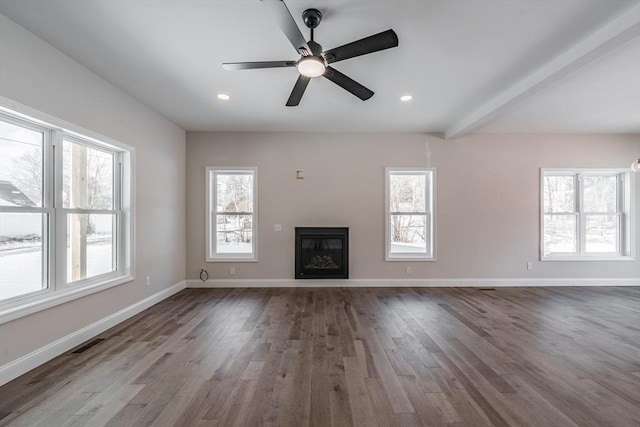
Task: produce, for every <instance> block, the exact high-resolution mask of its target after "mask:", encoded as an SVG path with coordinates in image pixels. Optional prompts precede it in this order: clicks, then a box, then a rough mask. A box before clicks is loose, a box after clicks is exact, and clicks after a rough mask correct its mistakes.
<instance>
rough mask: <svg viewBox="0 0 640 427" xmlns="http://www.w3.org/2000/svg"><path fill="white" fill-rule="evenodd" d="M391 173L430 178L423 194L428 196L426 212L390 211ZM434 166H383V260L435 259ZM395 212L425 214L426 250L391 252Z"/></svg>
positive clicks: (435, 186)
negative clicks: (427, 232)
mask: <svg viewBox="0 0 640 427" xmlns="http://www.w3.org/2000/svg"><path fill="white" fill-rule="evenodd" d="M393 174H406V175H412V174H413V175H426V176H429V178H430V179H428V180H427V181H428V182H429V184H430V188H427V191H426V192H425V194H428V195H429V197H428V199H427V200H426V201H425V202H426V205H427V210H426V212H412V213H407V212H391V206H390V205H391V199H390V198H391V188H390V177H391V175H393ZM436 188H437V185H436V168H423V167H387V168H385V231H384V235H385V261H436V260H437V258H436V247H435V246H436V245H435V242H436V209H435V206H436V196H437V195H436ZM396 214H413V215H416V214H420V215H426V216H427V224H428V226H429V227H430V230H429V231H430V232H429V236H430V239H429V241H428V242H427V245H428V249H429V250H428V252H427V253H425V254H421V253H412V252H404V253H391V215H396Z"/></svg>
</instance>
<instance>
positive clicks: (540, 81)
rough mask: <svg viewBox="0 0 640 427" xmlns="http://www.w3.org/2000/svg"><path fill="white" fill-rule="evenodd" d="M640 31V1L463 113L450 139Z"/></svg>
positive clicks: (594, 58) (505, 111) (542, 88)
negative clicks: (470, 110) (469, 111)
mask: <svg viewBox="0 0 640 427" xmlns="http://www.w3.org/2000/svg"><path fill="white" fill-rule="evenodd" d="M639 34H640V4H637V3H636V4H635V5H634V6H633V7H631V8H629V9H628V10H627V11H626V12H624V13H623V14H621V15H620V16H618V17H617V18H615V19H613V20H612V21H610V22H608V23H607V24H605V25H604V26H602V27H599V28H597V29H595V30H594V31H593V32H592V33H590V34H589V35H588V36H586V37H585V38H583V39H582V40H580V41H579V42H578V43H576V44H575V45H573V46H572V47H570V48H569V49H567V50H566V51H564V52H562V53H561V54H560V55H558V56H556V57H554V58H553V59H551V60H550V61H549V62H547V63H545V64H543V65H542V66H540V67H539V68H537V69H536V70H534V71H533V72H531V73H530V74H528V75H526V76H524V77H523V78H522V79H520V80H519V81H517V82H516V83H515V84H513V85H511V86H510V87H508V88H506V89H505V90H504V91H502V92H500V93H499V94H498V95H496V96H494V97H492V98H490V99H488V100H487V101H486V102H484V103H483V104H481V105H480V106H479V107H478V108H476V109H475V110H473V111H472V112H471V113H469V114H467V115H466V116H464V117H462V118H461V119H460V120H459V121H458V122H456V123H455V124H454V125H453V126H451V127H450V128H449V129H447V131H446V132H445V138H446V139H454V138H458V137H461V136H463V135H465V134H467V133H470V132H473V131H474V130H475V129H477V128H478V127H480V126H481V125H483V124H485V123H487V122H489V121H491V120H493V119H495V118H497V117H499V116H501V115H504V114H505V113H507V112H508V111H510V110H512V109H513V108H514V107H515V106H516V105H518V104H520V103H522V102H524V101H526V100H527V99H529V98H531V97H533V96H534V95H535V94H537V93H538V92H540V91H542V90H544V89H545V88H547V87H549V86H551V85H553V84H554V83H556V82H558V81H559V80H561V79H562V78H564V77H565V76H567V75H568V74H570V73H573V72H575V71H577V70H579V69H581V68H583V67H585V66H586V65H588V64H589V63H591V62H593V61H595V60H596V59H598V58H600V57H602V56H604V55H606V54H607V53H609V52H612V51H613V50H614V49H616V48H617V47H619V46H621V45H622V44H624V43H625V42H627V41H629V40H631V39H633V38H634V37H637V36H638V35H639Z"/></svg>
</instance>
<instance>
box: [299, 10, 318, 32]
mask: <svg viewBox="0 0 640 427" xmlns="http://www.w3.org/2000/svg"><path fill="white" fill-rule="evenodd" d="M302 20H303V21H304V25H306V26H307V28H311V29H312V30H313V29H314V28H317V27H318V25H320V21H322V12H320V11H319V10H318V9H307V10H305V11H304V12H302Z"/></svg>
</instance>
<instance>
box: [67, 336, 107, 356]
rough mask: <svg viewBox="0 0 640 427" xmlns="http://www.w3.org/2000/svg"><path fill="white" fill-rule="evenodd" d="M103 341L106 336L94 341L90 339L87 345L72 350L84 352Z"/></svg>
mask: <svg viewBox="0 0 640 427" xmlns="http://www.w3.org/2000/svg"><path fill="white" fill-rule="evenodd" d="M102 341H104V338H97V339H95V340H93V341H89V342H88V343H86V344H85V345H83V346H82V347H80V348H78V349H76V350H74V351H72V352H71V353H72V354H79V353H84V352H85V351H87V350H89V349H90V348H91V347H93V346H94V345H96V344H100V343H101V342H102Z"/></svg>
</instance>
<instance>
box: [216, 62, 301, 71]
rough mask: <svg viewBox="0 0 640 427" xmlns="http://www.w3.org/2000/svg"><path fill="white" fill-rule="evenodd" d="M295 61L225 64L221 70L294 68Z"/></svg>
mask: <svg viewBox="0 0 640 427" xmlns="http://www.w3.org/2000/svg"><path fill="white" fill-rule="evenodd" d="M295 66H296V62H295V61H260V62H225V63H223V64H222V68H224V69H225V70H228V71H236V70H253V69H256V68H280V67H295Z"/></svg>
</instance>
